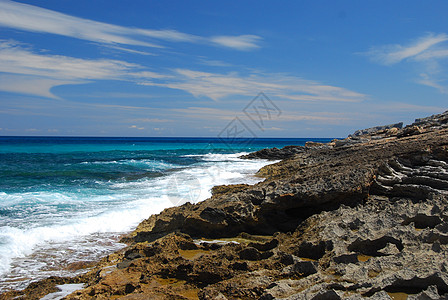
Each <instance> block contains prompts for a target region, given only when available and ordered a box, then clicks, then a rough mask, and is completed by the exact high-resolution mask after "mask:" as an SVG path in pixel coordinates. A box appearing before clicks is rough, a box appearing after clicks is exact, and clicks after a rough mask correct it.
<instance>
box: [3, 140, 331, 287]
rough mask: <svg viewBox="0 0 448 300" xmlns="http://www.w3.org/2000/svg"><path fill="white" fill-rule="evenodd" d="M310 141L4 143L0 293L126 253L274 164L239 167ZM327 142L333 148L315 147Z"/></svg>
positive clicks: (15, 141)
mask: <svg viewBox="0 0 448 300" xmlns="http://www.w3.org/2000/svg"><path fill="white" fill-rule="evenodd" d="M308 140H310V139H256V140H250V141H247V140H232V141H231V140H220V139H207V138H67V137H66V138H54V137H28V138H27V137H0V290H4V289H7V288H23V287H25V286H26V285H27V284H28V283H29V282H31V281H33V280H37V279H40V278H42V277H47V276H51V275H59V276H63V275H67V274H70V272H68V271H67V270H66V269H67V266H70V265H71V264H73V263H76V262H80V261H91V260H95V259H98V258H99V257H101V256H103V255H105V254H107V253H109V252H111V251H114V250H117V249H119V248H121V247H122V246H123V245H121V244H119V243H118V242H117V241H118V239H119V236H120V235H121V234H123V233H126V232H129V231H130V230H132V229H133V228H134V227H135V226H136V225H137V224H138V223H139V222H140V221H142V220H143V219H145V218H147V217H148V216H150V215H151V214H155V213H158V212H160V211H161V210H163V209H164V208H166V207H170V206H174V205H180V204H183V203H185V202H187V201H189V202H193V203H195V202H198V201H201V200H204V199H206V198H208V197H209V196H210V189H211V187H213V186H214V185H217V184H230V183H243V182H244V183H255V182H257V181H258V180H259V179H257V178H255V177H253V176H252V175H253V174H254V173H255V172H256V171H257V170H258V169H259V168H261V167H262V166H264V165H266V164H268V163H269V162H267V161H264V160H252V161H251V160H241V159H239V158H238V157H239V156H240V155H241V154H243V153H247V152H252V151H256V150H259V149H262V148H266V147H283V146H286V145H291V144H294V145H303V144H304V143H305V141H308ZM314 141H322V142H326V141H328V140H325V139H324V140H322V139H320V140H319V139H314Z"/></svg>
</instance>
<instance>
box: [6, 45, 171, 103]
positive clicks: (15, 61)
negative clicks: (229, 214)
mask: <svg viewBox="0 0 448 300" xmlns="http://www.w3.org/2000/svg"><path fill="white" fill-rule="evenodd" d="M0 72H3V73H8V75H1V79H2V80H1V81H0V90H2V91H7V92H18V93H25V94H33V95H38V96H44V97H50V98H55V96H54V95H53V94H52V93H51V92H50V90H51V88H52V87H54V86H59V85H64V84H81V83H85V82H88V81H90V80H105V79H117V80H131V81H132V80H136V79H138V80H143V79H154V78H155V79H160V78H165V77H167V76H166V75H162V74H158V73H155V72H152V71H147V70H142V67H141V66H139V65H136V64H132V63H128V62H125V61H119V60H108V59H98V60H93V59H81V58H75V57H68V56H62V55H45V54H40V53H35V52H32V51H31V50H29V49H26V48H25V47H24V46H23V45H19V44H18V43H15V42H14V41H1V40H0Z"/></svg>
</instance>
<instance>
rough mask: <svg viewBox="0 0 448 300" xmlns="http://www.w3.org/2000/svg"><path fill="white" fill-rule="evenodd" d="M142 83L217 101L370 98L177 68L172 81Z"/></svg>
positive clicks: (302, 83) (293, 82)
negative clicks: (260, 95)
mask: <svg viewBox="0 0 448 300" xmlns="http://www.w3.org/2000/svg"><path fill="white" fill-rule="evenodd" d="M142 84H143V85H150V86H162V87H168V88H172V89H179V90H183V91H186V92H188V93H190V94H192V95H194V96H196V97H199V96H206V97H209V98H211V99H213V100H215V101H218V100H220V99H222V98H225V97H228V96H231V95H242V96H253V97H254V96H256V95H257V94H258V93H259V92H260V91H263V92H264V93H267V94H269V95H271V96H275V97H279V98H285V99H291V100H299V101H338V102H359V101H362V100H363V99H365V98H366V95H363V94H361V93H357V92H353V91H350V90H347V89H344V88H341V87H336V86H330V85H323V84H321V83H319V82H316V81H312V80H306V79H302V78H298V77H294V76H287V75H283V74H270V75H268V76H262V75H258V74H251V75H248V76H241V75H239V74H237V73H228V74H218V73H208V72H200V71H193V70H188V69H177V70H175V76H174V77H173V78H172V79H168V80H166V81H165V82H158V83H155V82H144V83H142Z"/></svg>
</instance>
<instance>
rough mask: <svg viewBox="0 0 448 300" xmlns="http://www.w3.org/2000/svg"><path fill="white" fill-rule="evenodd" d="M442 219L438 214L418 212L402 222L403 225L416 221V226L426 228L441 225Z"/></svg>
mask: <svg viewBox="0 0 448 300" xmlns="http://www.w3.org/2000/svg"><path fill="white" fill-rule="evenodd" d="M441 222H442V220H441V219H440V218H439V217H438V216H427V215H424V214H417V215H416V216H414V217H412V218H407V219H406V220H404V221H403V223H401V225H409V224H410V223H414V225H415V228H417V229H424V228H432V229H433V228H435V227H436V226H437V225H439V224H440V223H441Z"/></svg>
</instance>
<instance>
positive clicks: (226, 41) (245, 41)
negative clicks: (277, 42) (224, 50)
mask: <svg viewBox="0 0 448 300" xmlns="http://www.w3.org/2000/svg"><path fill="white" fill-rule="evenodd" d="M260 40H261V38H260V37H259V36H256V35H240V36H215V37H212V38H211V41H212V42H213V43H216V44H218V45H220V46H223V47H228V48H233V49H237V50H252V49H256V48H260V46H259V45H258V43H259V42H260Z"/></svg>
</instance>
